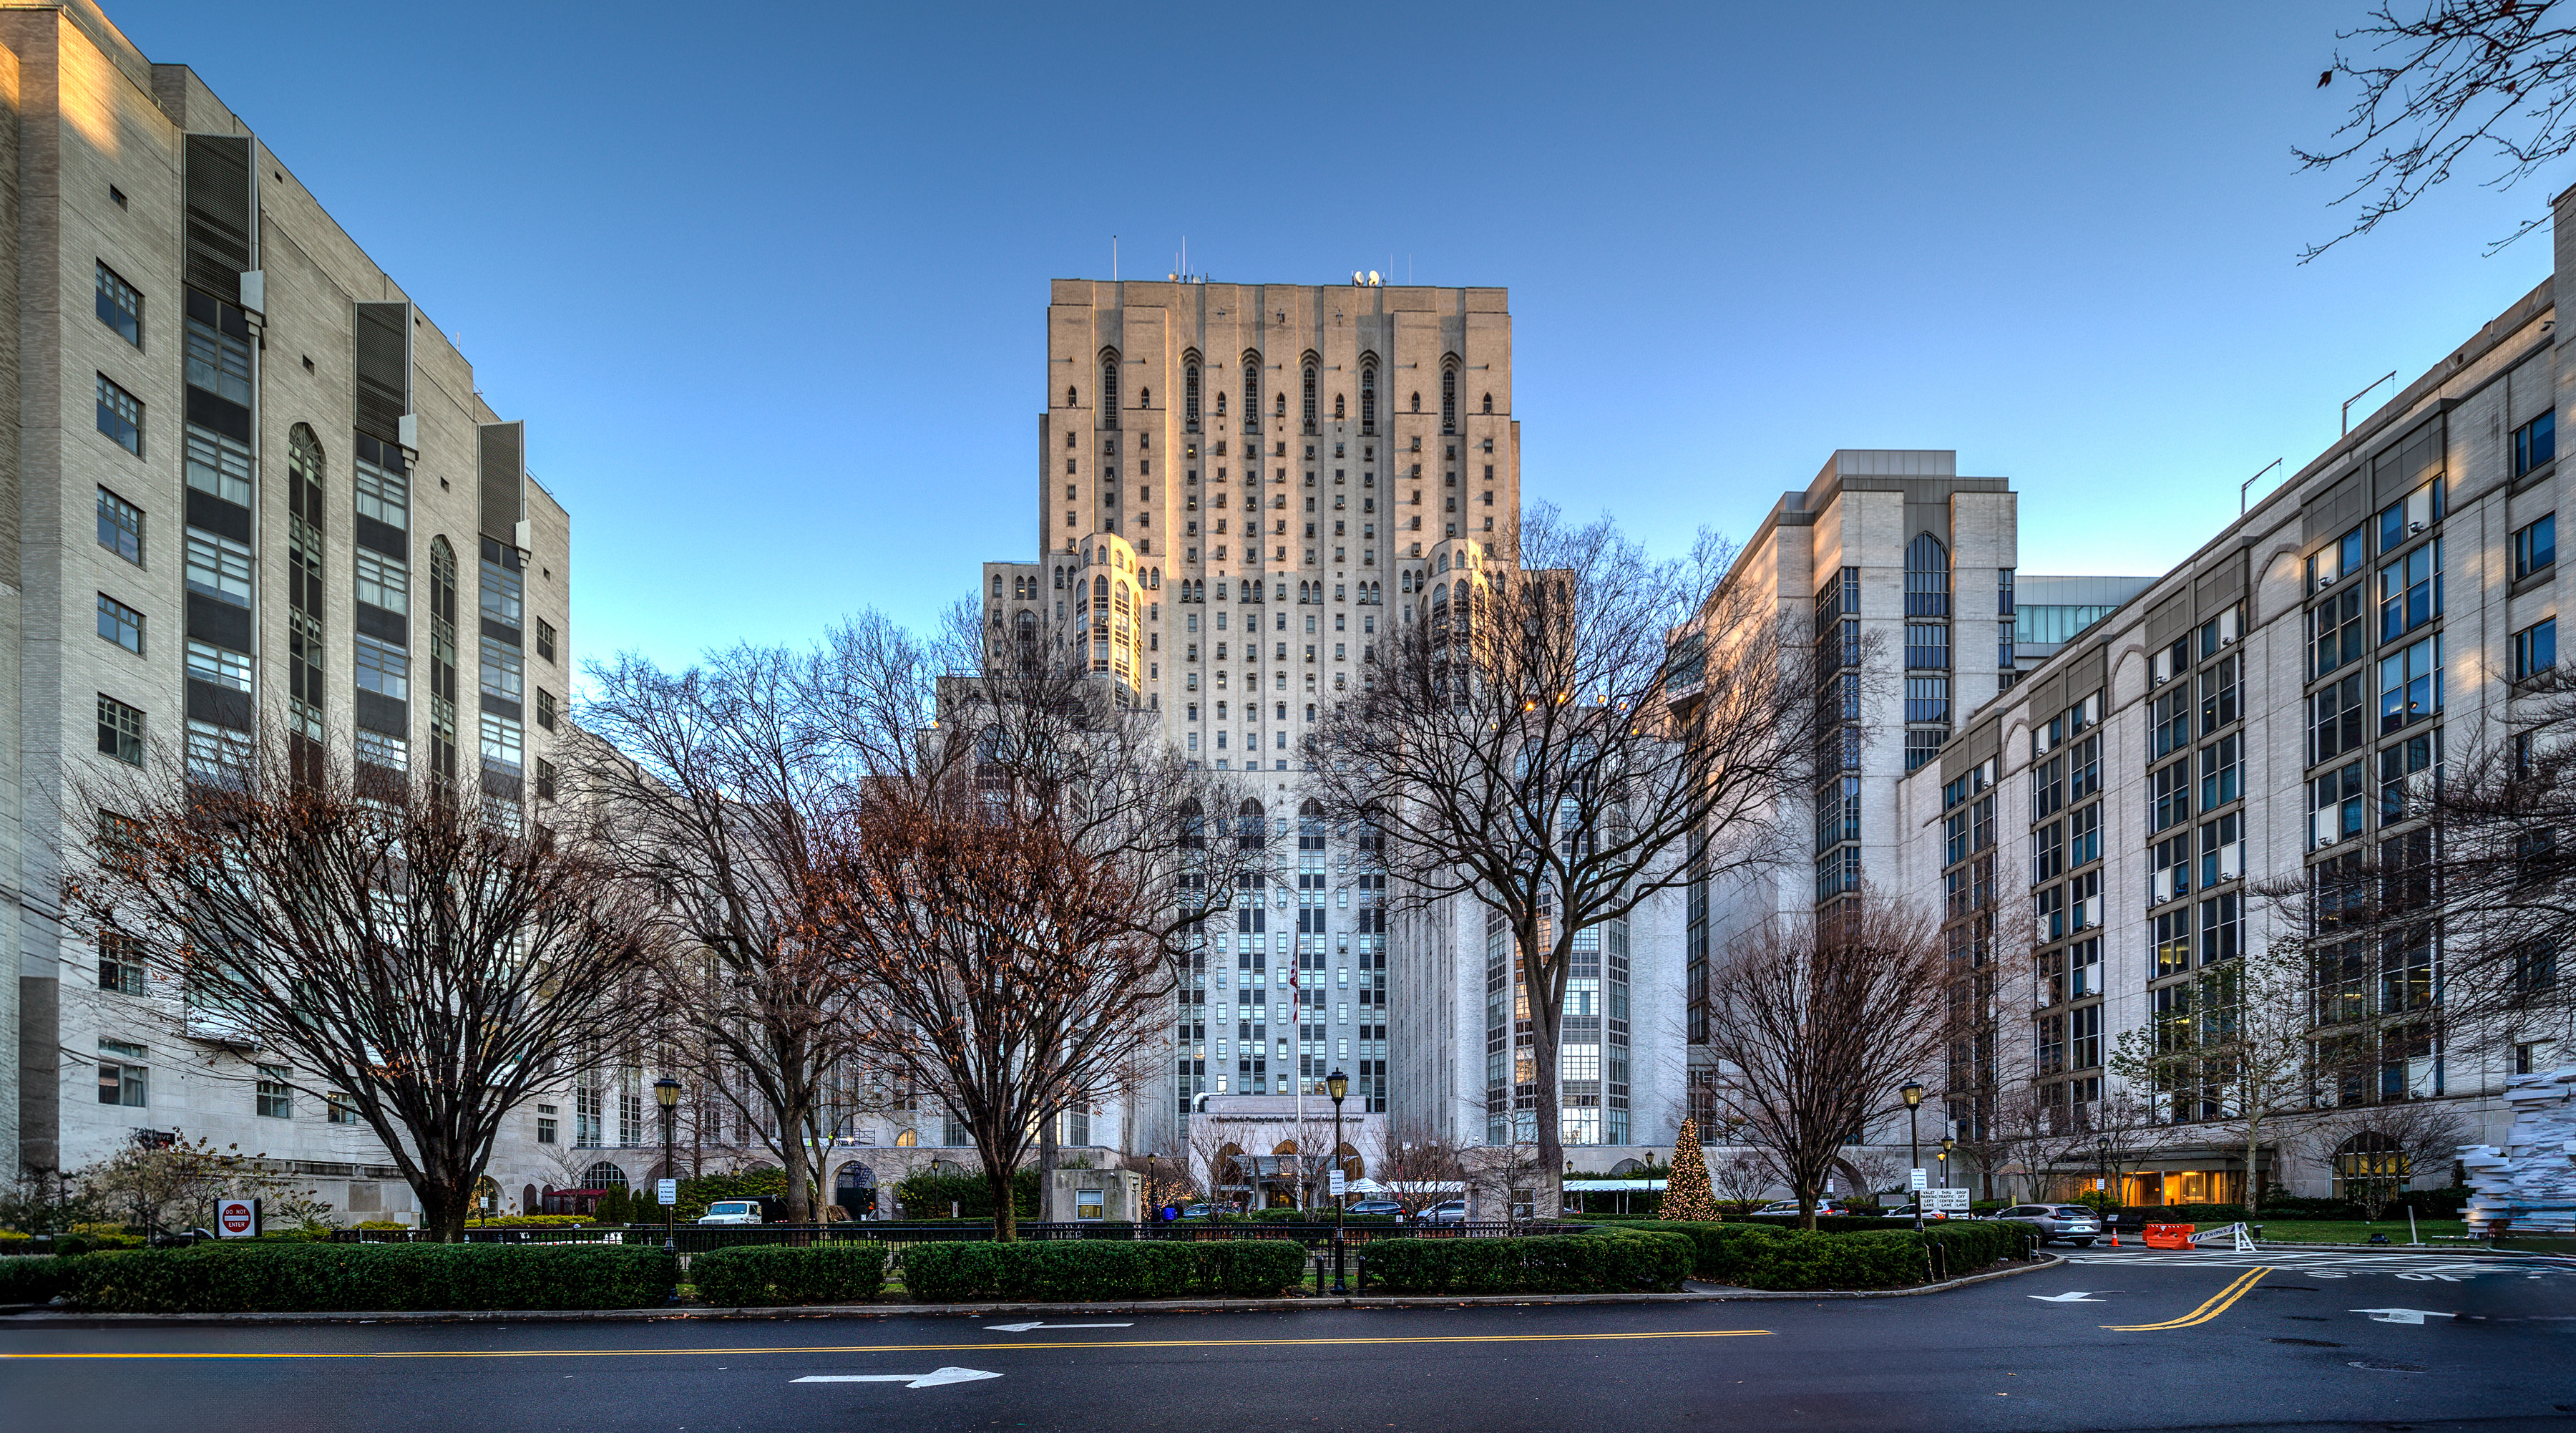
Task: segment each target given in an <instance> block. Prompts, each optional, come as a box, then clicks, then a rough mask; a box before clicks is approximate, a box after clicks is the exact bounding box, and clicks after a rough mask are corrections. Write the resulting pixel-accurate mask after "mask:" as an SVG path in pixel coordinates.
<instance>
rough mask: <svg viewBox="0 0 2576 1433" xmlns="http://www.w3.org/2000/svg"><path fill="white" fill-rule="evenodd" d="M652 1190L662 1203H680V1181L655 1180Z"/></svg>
mask: <svg viewBox="0 0 2576 1433" xmlns="http://www.w3.org/2000/svg"><path fill="white" fill-rule="evenodd" d="M654 1188H655V1189H656V1190H657V1191H658V1192H659V1193H660V1195H661V1199H662V1202H663V1203H665V1204H677V1203H679V1202H680V1181H678V1180H676V1179H663V1180H656V1181H655V1182H654Z"/></svg>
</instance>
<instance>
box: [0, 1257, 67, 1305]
mask: <svg viewBox="0 0 2576 1433" xmlns="http://www.w3.org/2000/svg"><path fill="white" fill-rule="evenodd" d="M79 1267H80V1260H78V1259H67V1258H58V1257H56V1256H54V1255H51V1254H38V1255H35V1256H34V1257H32V1258H24V1259H0V1304H41V1303H44V1302H46V1301H48V1300H50V1299H52V1298H53V1297H54V1295H56V1294H67V1293H70V1292H71V1288H72V1278H73V1274H74V1271H75V1270H77V1269H78V1268H79Z"/></svg>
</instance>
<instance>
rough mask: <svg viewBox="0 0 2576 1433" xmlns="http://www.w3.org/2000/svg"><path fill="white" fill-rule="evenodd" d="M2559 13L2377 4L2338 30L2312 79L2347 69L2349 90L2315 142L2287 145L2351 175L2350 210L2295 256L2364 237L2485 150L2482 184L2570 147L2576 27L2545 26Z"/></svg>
mask: <svg viewBox="0 0 2576 1433" xmlns="http://www.w3.org/2000/svg"><path fill="white" fill-rule="evenodd" d="M2400 8H2404V9H2405V10H2406V12H2407V13H2406V14H2405V15H2403V16H2401V15H2399V14H2398V13H2397V11H2398V10H2399V9H2400ZM2564 14H2565V12H2564V11H2563V10H2562V9H2561V8H2560V7H2559V6H2558V5H2557V4H2555V3H2554V0H2425V3H2421V4H2416V5H2406V6H2402V7H2401V6H2400V5H2396V4H2387V3H2383V4H2380V5H2378V6H2376V7H2375V8H2373V9H2372V10H2371V11H2370V12H2369V14H2368V15H2367V16H2366V17H2365V18H2364V20H2363V22H2362V23H2361V24H2360V25H2359V26H2358V27H2356V28H2354V29H2352V30H2349V31H2345V32H2344V33H2343V34H2342V35H2340V36H2339V37H2338V38H2339V39H2340V40H2341V41H2342V42H2343V43H2344V44H2345V45H2347V46H2350V47H2352V49H2351V51H2350V52H2347V51H2346V50H2343V49H2338V50H2337V51H2336V53H2335V58H2334V64H2333V67H2332V68H2330V69H2328V70H2327V71H2326V72H2325V73H2324V75H2323V76H2321V77H2320V78H2319V79H2318V81H2317V83H2318V84H2319V85H2321V86H2322V85H2326V84H2329V83H2331V82H2332V81H2334V80H2335V79H2336V78H2337V77H2339V76H2340V77H2348V78H2350V79H2351V80H2352V81H2354V82H2356V83H2357V84H2358V86H2359V90H2360V93H2359V94H2357V95H2356V96H2354V98H2353V102H2352V109H2351V112H2350V114H2349V116H2348V117H2347V118H2346V119H2345V120H2344V122H2343V124H2342V125H2341V126H2339V127H2338V128H2337V129H2336V130H2335V132H2334V136H2333V138H2332V140H2331V141H2330V142H2329V143H2328V144H2327V145H2326V146H2325V147H2323V148H2321V149H2317V150H2306V149H2300V150H2294V151H2293V152H2294V153H2295V154H2296V155H2297V156H2298V159H2299V163H2300V165H2301V166H2302V167H2304V168H2308V169H2321V170H2340V171H2341V172H2344V173H2347V174H2350V175H2352V176H2353V182H2352V185H2351V187H2350V188H2348V189H2346V190H2345V191H2344V192H2343V194H2342V196H2341V197H2339V198H2338V199H2336V201H2335V202H2336V203H2337V204H2351V205H2353V206H2354V208H2353V218H2352V222H2351V224H2350V225H2349V226H2348V227H2347V228H2345V230H2344V231H2343V232H2342V233H2340V234H2337V235H2336V236H2334V237H2333V238H2331V239H2328V240H2326V241H2325V242H2324V243H2321V244H2312V245H2310V246H2308V248H2307V249H2305V250H2304V251H2302V253H2301V254H2300V261H2301V262H2302V263H2304V262H2306V261H2307V260H2309V259H2313V258H2315V257H2316V256H2317V255H2319V254H2322V253H2324V252H2325V251H2326V250H2328V249H2331V248H2333V247H2334V246H2335V245H2336V244H2338V243H2341V242H2342V241H2343V240H2345V239H2348V238H2351V237H2353V236H2354V235H2356V234H2366V233H2369V232H2370V231H2371V230H2372V229H2375V228H2377V227H2378V226H2379V222H2380V221H2381V220H2382V219H2385V218H2387V217H2388V216H2389V215H2391V214H2394V213H2396V212H2397V211H2399V210H2401V209H2404V208H2405V207H2406V206H2407V205H2409V204H2412V203H2414V202H2415V201H2416V200H2417V199H2419V198H2421V197H2422V196H2423V195H2424V193H2425V191H2427V190H2429V189H2431V188H2432V187H2433V186H2434V185H2437V184H2440V183H2442V182H2443V181H2445V180H2447V179H2449V178H2450V177H2451V171H2452V167H2453V166H2454V165H2456V164H2459V163H2460V162H2462V161H2463V160H2470V159H2476V158H2479V157H2481V156H2485V157H2488V159H2489V161H2490V162H2489V166H2488V167H2489V172H2488V173H2487V174H2486V175H2485V176H2484V177H2483V178H2482V180H2481V182H2483V183H2486V184H2490V185H2495V186H2499V187H2510V186H2511V185H2513V184H2514V183H2516V182H2518V181H2520V180H2521V179H2523V178H2525V177H2527V176H2529V175H2531V174H2533V173H2536V172H2537V171H2539V170H2540V169H2541V168H2543V167H2544V166H2546V165H2547V164H2549V163H2550V162H2551V161H2552V160H2556V159H2560V158H2563V157H2564V156H2565V155H2566V154H2567V153H2568V151H2569V150H2570V149H2571V148H2576V120H2571V109H2576V28H2570V27H2568V26H2567V25H2566V24H2564V23H2556V22H2561V21H2563V19H2564ZM2545 222H2547V220H2546V219H2545V217H2544V218H2535V219H2533V220H2531V221H2530V222H2529V223H2527V224H2525V225H2523V226H2522V227H2521V228H2519V229H2517V230H2516V231H2515V232H2514V233H2513V234H2511V235H2509V236H2507V238H2506V239H2504V240H2503V241H2501V242H2500V243H2499V245H2498V246H2497V247H2501V246H2502V244H2503V243H2510V242H2512V240H2514V239H2518V238H2520V237H2522V235H2524V234H2527V233H2529V232H2531V230H2532V229H2534V228H2537V227H2538V226H2539V225H2541V224H2543V223H2545Z"/></svg>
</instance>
